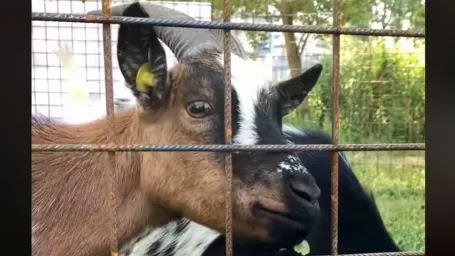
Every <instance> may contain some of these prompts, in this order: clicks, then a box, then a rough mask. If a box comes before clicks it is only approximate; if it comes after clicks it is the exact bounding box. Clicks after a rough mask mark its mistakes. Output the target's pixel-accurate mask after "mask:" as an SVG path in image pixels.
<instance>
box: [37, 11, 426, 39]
mask: <svg viewBox="0 0 455 256" xmlns="http://www.w3.org/2000/svg"><path fill="white" fill-rule="evenodd" d="M32 20H38V21H60V22H82V23H109V24H144V25H151V26H163V27H187V28H207V29H229V30H245V31H268V32H296V33H307V34H329V35H330V34H342V35H359V36H391V37H418V38H425V32H423V31H414V30H392V29H384V30H382V29H369V28H338V29H337V28H333V27H317V26H301V25H274V24H250V23H237V22H222V21H199V20H165V19H151V18H139V17H122V16H111V17H109V18H104V17H103V16H94V15H84V14H66V13H43V12H32Z"/></svg>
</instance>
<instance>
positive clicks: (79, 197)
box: [32, 66, 266, 256]
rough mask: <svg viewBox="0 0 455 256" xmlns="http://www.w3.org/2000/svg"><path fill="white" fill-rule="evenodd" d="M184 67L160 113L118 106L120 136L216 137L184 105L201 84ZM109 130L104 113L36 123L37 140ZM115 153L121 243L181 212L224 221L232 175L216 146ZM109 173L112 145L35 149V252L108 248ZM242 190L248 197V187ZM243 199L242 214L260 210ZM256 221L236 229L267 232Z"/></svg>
mask: <svg viewBox="0 0 455 256" xmlns="http://www.w3.org/2000/svg"><path fill="white" fill-rule="evenodd" d="M184 74H185V69H184V67H183V66H181V67H180V68H177V69H176V70H175V71H174V72H173V79H172V80H173V83H172V84H173V93H172V94H173V95H172V100H171V101H170V107H168V108H163V109H162V110H161V113H143V112H140V111H136V110H133V109H128V110H123V111H121V112H118V113H116V114H115V127H116V132H115V137H116V140H117V142H118V143H120V144H136V143H150V144H205V143H207V142H208V141H210V136H211V135H210V129H211V127H210V125H209V124H208V123H207V122H201V121H200V120H194V119H191V118H189V117H188V115H187V114H186V112H185V108H184V105H183V104H184V102H183V101H184V100H183V94H190V93H191V92H193V93H194V90H195V88H188V87H185V86H186V85H184V83H183V81H185V80H186V79H185V76H184ZM201 87H202V89H198V90H197V91H198V92H197V95H199V96H198V97H201V94H202V95H205V97H207V98H208V99H213V98H214V96H213V92H212V91H211V90H210V85H209V83H205V82H203V81H202V82H201V84H199V86H198V88H201ZM177 88H178V90H177ZM152 114H153V115H152ZM158 120H159V122H158ZM175 124H178V125H175ZM107 135H108V125H107V121H106V120H105V119H101V120H96V121H93V122H90V123H87V124H82V125H77V126H72V125H66V124H49V125H37V126H35V127H34V128H33V129H32V143H33V144H52V143H58V144H73V143H108V138H107ZM116 160H117V161H116V164H117V166H116V172H117V178H118V179H117V184H118V185H117V186H118V191H117V202H118V210H117V219H118V223H119V242H120V244H122V243H124V242H126V241H127V240H129V239H131V238H132V237H134V236H136V235H137V234H138V233H139V232H140V231H141V229H142V228H144V227H145V226H159V225H162V224H165V223H166V222H168V221H170V220H172V219H173V218H178V217H180V216H185V217H188V218H190V219H193V220H196V221H197V222H199V223H201V224H203V225H207V226H210V227H213V228H216V229H218V230H223V229H224V220H225V210H224V209H225V206H224V205H225V204H224V194H225V193H224V192H225V188H226V187H225V176H224V173H223V169H222V166H221V164H220V163H218V162H217V161H215V160H214V156H213V153H211V152H118V153H116ZM189 167H191V169H189ZM110 175H112V174H111V170H110V169H109V162H108V154H107V153H106V152H36V153H33V154H32V252H33V255H35V256H41V255H43V256H44V255H46V256H47V255H56V256H58V255H81V256H84V255H107V253H108V252H109V234H110V232H111V230H110V228H111V227H110V222H109V219H110V218H109V217H110V216H111V215H110V214H111V209H110V207H109V183H108V182H109V176H110ZM234 186H236V185H234ZM239 186H240V185H239ZM253 192H254V191H253ZM258 193H259V192H258ZM258 193H253V194H256V195H257V194H258ZM240 195H242V196H244V198H247V197H248V196H247V194H246V193H245V192H243V193H240ZM236 198H238V197H236ZM238 201H239V202H238V203H239V204H238V205H237V204H236V205H235V206H238V207H237V208H238V211H237V212H235V213H234V215H235V216H236V217H235V219H238V216H241V219H242V220H245V217H246V216H247V219H251V218H254V217H253V216H251V213H250V212H249V211H248V210H247V209H249V208H248V207H249V205H247V202H249V201H250V200H247V201H245V202H242V201H243V200H238ZM235 206H234V207H235ZM256 225H257V224H254V223H253V224H252V225H251V226H248V225H238V226H237V227H235V228H236V229H235V230H236V232H238V234H243V235H248V236H251V235H254V236H256V237H258V236H259V237H266V232H265V231H264V230H262V229H260V228H259V227H257V226H256Z"/></svg>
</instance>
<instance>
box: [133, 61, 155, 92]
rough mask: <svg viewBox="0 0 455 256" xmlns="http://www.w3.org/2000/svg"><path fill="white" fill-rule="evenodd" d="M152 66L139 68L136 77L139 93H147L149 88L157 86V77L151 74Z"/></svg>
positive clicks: (146, 64)
mask: <svg viewBox="0 0 455 256" xmlns="http://www.w3.org/2000/svg"><path fill="white" fill-rule="evenodd" d="M151 68H152V65H151V64H150V63H145V64H144V65H142V66H141V67H140V68H139V71H138V72H137V75H136V86H137V89H138V90H139V91H142V92H145V91H146V89H147V87H154V86H155V84H156V80H155V77H154V76H153V74H151V73H150V72H149V70H151Z"/></svg>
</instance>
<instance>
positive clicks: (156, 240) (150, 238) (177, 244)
mask: <svg viewBox="0 0 455 256" xmlns="http://www.w3.org/2000/svg"><path fill="white" fill-rule="evenodd" d="M184 224H187V225H186V226H185V227H184V228H183V229H181V230H180V231H178V232H177V230H178V229H179V225H184ZM219 235H220V233H218V232H216V231H214V230H212V229H210V228H208V227H205V226H202V225H200V224H198V223H196V222H193V221H190V220H188V219H185V218H183V219H181V220H178V221H175V222H170V223H168V224H166V225H164V226H162V227H159V228H154V229H148V230H147V231H145V232H144V233H142V234H141V235H140V236H139V237H138V238H139V240H137V241H136V240H134V241H132V242H131V243H130V244H128V245H126V246H124V247H123V248H122V252H121V253H120V255H121V256H149V255H154V256H186V255H192V256H199V255H202V253H203V252H204V251H205V250H206V249H207V248H208V246H209V245H210V244H211V243H212V242H213V241H214V240H215V239H216V238H217V237H218V236H219ZM152 247H157V248H155V249H156V250H154V251H153V252H151V253H149V252H148V250H149V248H152ZM171 247H173V250H172V252H169V251H166V250H167V249H169V248H171Z"/></svg>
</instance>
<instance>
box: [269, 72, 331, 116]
mask: <svg viewBox="0 0 455 256" xmlns="http://www.w3.org/2000/svg"><path fill="white" fill-rule="evenodd" d="M321 71H322V65H320V64H316V65H314V66H312V67H311V68H309V69H307V70H306V71H305V72H303V73H302V74H300V75H299V76H296V77H293V78H291V79H289V80H286V81H283V82H281V83H279V84H278V91H279V92H280V101H281V115H282V116H286V115H287V114H289V113H290V112H291V111H292V110H294V109H295V108H296V107H297V106H299V105H300V104H301V103H302V101H303V100H304V99H305V98H306V97H307V95H308V93H309V92H310V91H311V89H313V87H314V86H315V85H316V82H317V81H318V79H319V76H320V75H321Z"/></svg>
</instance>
